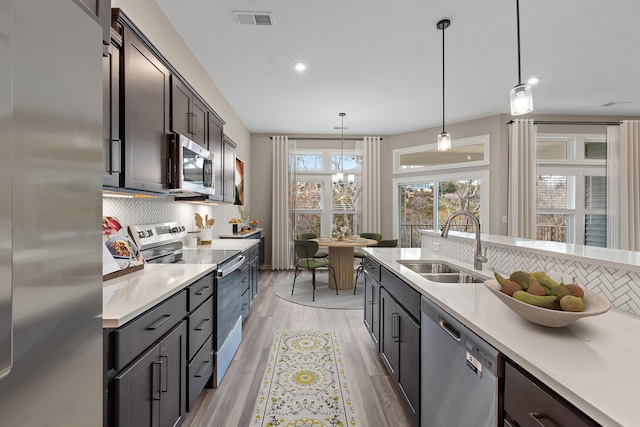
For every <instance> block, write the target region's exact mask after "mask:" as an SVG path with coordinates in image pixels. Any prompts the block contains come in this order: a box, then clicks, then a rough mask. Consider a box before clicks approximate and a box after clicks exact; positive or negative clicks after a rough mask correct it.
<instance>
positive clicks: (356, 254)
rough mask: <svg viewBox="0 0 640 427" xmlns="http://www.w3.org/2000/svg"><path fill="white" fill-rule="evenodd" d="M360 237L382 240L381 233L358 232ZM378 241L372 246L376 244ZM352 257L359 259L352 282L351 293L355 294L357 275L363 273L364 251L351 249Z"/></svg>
mask: <svg viewBox="0 0 640 427" xmlns="http://www.w3.org/2000/svg"><path fill="white" fill-rule="evenodd" d="M360 237H364V238H365V239H373V240H375V241H376V242H378V243H380V241H381V240H382V234H381V233H360ZM378 243H376V244H375V245H372V246H378ZM353 257H354V258H355V259H359V260H360V264H358V269H357V270H356V279H355V281H354V283H353V294H354V295H355V294H356V286H358V276H360V275H362V274H363V273H364V252H362V251H353Z"/></svg>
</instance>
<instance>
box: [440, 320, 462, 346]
mask: <svg viewBox="0 0 640 427" xmlns="http://www.w3.org/2000/svg"><path fill="white" fill-rule="evenodd" d="M438 324H439V325H440V327H441V328H442V329H444V331H445V332H446V333H447V334H449V336H450V337H451V338H453V339H454V340H456V341H458V342H460V331H458V330H456V329H455V328H454V327H453V326H451V324H450V323H449V322H447V321H446V320H444V319H443V318H442V317H440V316H438Z"/></svg>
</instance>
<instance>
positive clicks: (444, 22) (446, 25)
mask: <svg viewBox="0 0 640 427" xmlns="http://www.w3.org/2000/svg"><path fill="white" fill-rule="evenodd" d="M449 25H451V21H450V20H448V19H442V20H440V21H438V23H437V24H436V28H437V29H439V30H440V31H442V133H445V131H444V123H445V120H444V30H445V29H447V28H449Z"/></svg>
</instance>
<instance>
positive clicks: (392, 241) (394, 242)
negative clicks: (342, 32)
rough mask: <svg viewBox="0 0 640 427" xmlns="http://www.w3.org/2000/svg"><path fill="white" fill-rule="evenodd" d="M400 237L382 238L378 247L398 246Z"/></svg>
mask: <svg viewBox="0 0 640 427" xmlns="http://www.w3.org/2000/svg"><path fill="white" fill-rule="evenodd" d="M397 247H398V239H389V240H380V241H379V242H378V244H377V245H376V248H397Z"/></svg>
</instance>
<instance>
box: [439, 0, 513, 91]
mask: <svg viewBox="0 0 640 427" xmlns="http://www.w3.org/2000/svg"><path fill="white" fill-rule="evenodd" d="M516 30H517V34H518V85H521V84H522V75H521V72H520V0H516ZM443 35H444V33H443Z"/></svg>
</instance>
